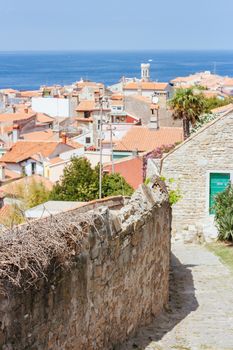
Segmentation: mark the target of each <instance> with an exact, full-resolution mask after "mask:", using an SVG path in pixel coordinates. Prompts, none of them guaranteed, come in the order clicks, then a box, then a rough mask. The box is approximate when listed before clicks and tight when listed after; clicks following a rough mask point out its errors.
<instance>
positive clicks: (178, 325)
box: [120, 243, 233, 350]
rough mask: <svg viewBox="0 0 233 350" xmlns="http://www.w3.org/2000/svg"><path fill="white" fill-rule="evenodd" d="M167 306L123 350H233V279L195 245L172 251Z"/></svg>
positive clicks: (208, 254) (225, 269)
mask: <svg viewBox="0 0 233 350" xmlns="http://www.w3.org/2000/svg"><path fill="white" fill-rule="evenodd" d="M172 252H173V257H172V266H173V273H172V276H171V297H170V298H171V300H170V307H169V310H167V311H166V312H165V313H164V314H163V315H162V316H160V317H159V319H157V320H156V321H155V322H154V323H153V324H151V325H150V326H147V327H146V328H144V329H142V330H140V332H138V334H137V335H136V336H135V337H134V338H133V339H130V341H128V342H127V344H124V345H122V346H121V348H120V349H121V350H130V349H141V350H142V349H143V350H144V349H145V350H173V349H174V350H233V275H232V274H231V273H230V272H229V270H228V269H227V267H226V266H225V265H223V264H222V263H221V262H220V261H219V259H218V258H217V257H216V256H215V255H213V254H212V253H210V252H209V251H207V250H206V249H205V248H204V247H203V246H199V245H183V244H181V243H176V244H175V245H174V246H173V249H172Z"/></svg>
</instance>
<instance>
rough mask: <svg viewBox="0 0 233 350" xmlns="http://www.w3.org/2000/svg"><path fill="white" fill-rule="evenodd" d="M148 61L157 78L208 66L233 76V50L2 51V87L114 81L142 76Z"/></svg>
mask: <svg viewBox="0 0 233 350" xmlns="http://www.w3.org/2000/svg"><path fill="white" fill-rule="evenodd" d="M148 61H149V62H150V64H151V79H153V80H157V81H169V80H171V79H172V78H175V77H177V76H186V75H188V74H191V73H195V72H199V71H205V70H208V71H211V72H215V73H217V74H220V75H228V76H233V51H135V52H132V51H130V52H119V51H116V52H115V51H111V52H107V51H106V52H104V51H102V52H78V51H70V52H69V51H63V52H55V51H54V52H52V51H50V52H0V88H14V89H19V90H29V89H32V90H33V89H38V88H39V87H40V86H41V85H53V84H61V85H65V84H70V83H72V82H75V81H77V80H79V79H80V78H83V79H87V80H93V81H97V82H103V83H105V84H106V85H111V84H114V83H115V82H117V81H118V80H119V79H120V78H121V77H122V76H127V77H138V78H139V77H140V64H141V63H143V62H145V63H146V62H148Z"/></svg>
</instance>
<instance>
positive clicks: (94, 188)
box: [50, 157, 98, 201]
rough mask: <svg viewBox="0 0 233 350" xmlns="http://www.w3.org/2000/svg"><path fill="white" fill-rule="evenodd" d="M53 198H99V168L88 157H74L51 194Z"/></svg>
mask: <svg viewBox="0 0 233 350" xmlns="http://www.w3.org/2000/svg"><path fill="white" fill-rule="evenodd" d="M50 198H51V199H53V200H67V201H90V200H93V199H95V198H98V169H97V168H95V169H92V168H91V164H90V162H89V161H88V160H87V159H86V158H78V157H74V158H72V160H71V163H70V164H69V165H68V166H67V167H66V168H65V169H64V174H63V176H62V177H61V181H60V182H59V183H57V184H56V185H55V186H54V187H53V189H52V192H51V194H50Z"/></svg>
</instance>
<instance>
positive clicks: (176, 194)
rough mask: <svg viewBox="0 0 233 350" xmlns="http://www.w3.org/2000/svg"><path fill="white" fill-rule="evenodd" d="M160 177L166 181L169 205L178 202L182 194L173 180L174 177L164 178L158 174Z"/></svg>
mask: <svg viewBox="0 0 233 350" xmlns="http://www.w3.org/2000/svg"><path fill="white" fill-rule="evenodd" d="M160 179H161V180H162V181H164V182H165V183H166V186H167V190H168V195H169V203H170V204H171V205H174V204H176V203H177V202H179V200H181V199H182V195H181V191H180V188H179V186H178V185H177V184H176V182H175V179H173V178H172V177H171V178H169V179H166V178H165V177H164V176H160Z"/></svg>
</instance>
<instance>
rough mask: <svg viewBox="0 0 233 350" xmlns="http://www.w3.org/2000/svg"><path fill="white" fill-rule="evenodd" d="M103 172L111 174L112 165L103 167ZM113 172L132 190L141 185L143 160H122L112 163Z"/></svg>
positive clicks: (139, 158)
mask: <svg viewBox="0 0 233 350" xmlns="http://www.w3.org/2000/svg"><path fill="white" fill-rule="evenodd" d="M104 171H108V172H109V173H111V172H112V165H106V166H104ZM114 172H115V173H119V174H121V175H122V176H123V177H124V178H125V180H126V181H127V182H128V184H129V185H131V186H132V187H133V188H134V189H137V188H138V186H139V185H141V184H142V183H143V160H142V158H141V157H135V158H131V157H130V158H129V157H127V158H123V159H121V160H119V161H117V162H114Z"/></svg>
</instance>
